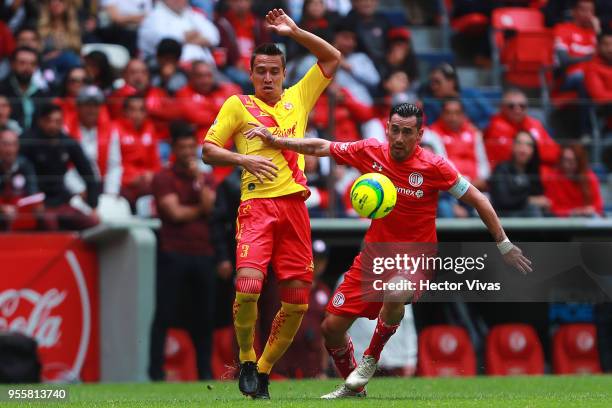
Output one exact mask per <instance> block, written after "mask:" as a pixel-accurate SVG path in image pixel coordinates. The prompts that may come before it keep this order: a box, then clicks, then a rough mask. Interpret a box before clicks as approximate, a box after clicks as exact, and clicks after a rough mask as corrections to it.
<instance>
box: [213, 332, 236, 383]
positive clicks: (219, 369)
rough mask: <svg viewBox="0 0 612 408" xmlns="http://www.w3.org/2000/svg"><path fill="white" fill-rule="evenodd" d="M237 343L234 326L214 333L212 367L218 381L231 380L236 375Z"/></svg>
mask: <svg viewBox="0 0 612 408" xmlns="http://www.w3.org/2000/svg"><path fill="white" fill-rule="evenodd" d="M236 347H237V346H236V341H235V339H234V326H228V327H223V328H220V329H216V330H215V331H214V333H213V350H212V358H211V362H210V363H211V366H212V372H213V377H214V378H215V379H216V380H231V379H234V378H235V375H236V371H237V370H236V365H235V363H234V362H235V361H236V352H235V348H236Z"/></svg>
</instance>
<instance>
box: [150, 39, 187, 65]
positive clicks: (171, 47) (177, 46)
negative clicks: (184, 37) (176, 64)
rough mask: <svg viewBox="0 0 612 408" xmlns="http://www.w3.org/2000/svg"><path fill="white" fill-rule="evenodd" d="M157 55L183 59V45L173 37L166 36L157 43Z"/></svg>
mask: <svg viewBox="0 0 612 408" xmlns="http://www.w3.org/2000/svg"><path fill="white" fill-rule="evenodd" d="M156 51H157V52H156V55H157V57H172V58H174V59H175V60H177V61H178V60H179V59H181V54H182V52H183V46H182V45H181V43H180V42H178V41H176V40H175V39H173V38H164V39H163V40H161V41H160V42H159V44H157V50H156Z"/></svg>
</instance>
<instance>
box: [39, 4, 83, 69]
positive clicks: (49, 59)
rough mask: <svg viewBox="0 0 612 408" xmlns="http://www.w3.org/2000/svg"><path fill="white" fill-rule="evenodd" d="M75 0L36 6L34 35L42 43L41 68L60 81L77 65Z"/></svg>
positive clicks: (78, 30) (78, 33)
mask: <svg viewBox="0 0 612 408" xmlns="http://www.w3.org/2000/svg"><path fill="white" fill-rule="evenodd" d="M79 7H81V4H80V1H79V0H45V1H43V2H42V4H41V6H40V16H39V18H38V33H39V34H40V38H41V40H42V43H43V65H45V66H46V67H48V68H52V69H53V70H55V71H56V72H57V74H58V75H59V76H60V77H63V76H64V75H65V73H66V72H67V71H68V70H69V69H70V68H72V67H75V66H77V65H79V64H80V58H79V52H80V50H81V28H80V26H79V19H78V9H79Z"/></svg>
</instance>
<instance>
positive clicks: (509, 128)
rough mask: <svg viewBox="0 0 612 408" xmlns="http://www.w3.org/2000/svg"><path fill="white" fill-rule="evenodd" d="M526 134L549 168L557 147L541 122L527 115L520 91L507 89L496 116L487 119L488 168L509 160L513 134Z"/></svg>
mask: <svg viewBox="0 0 612 408" xmlns="http://www.w3.org/2000/svg"><path fill="white" fill-rule="evenodd" d="M521 130H524V131H527V132H529V133H530V134H531V135H532V136H533V137H534V139H535V140H536V147H537V149H538V154H539V156H540V160H541V161H542V164H543V165H545V166H553V165H555V164H556V163H557V161H558V159H559V152H560V150H559V145H557V143H556V142H555V141H554V140H553V139H552V138H551V137H550V135H549V134H548V131H547V130H546V129H545V128H544V125H543V124H542V122H540V121H539V120H537V119H536V118H534V117H531V116H529V115H528V114H527V96H526V95H525V93H524V92H523V91H521V90H520V89H516V88H514V89H508V90H507V91H506V92H504V95H503V97H502V102H501V107H500V110H499V113H497V114H495V116H493V118H491V124H490V125H489V127H488V128H487V130H486V131H485V135H484V139H485V148H486V150H487V156H488V158H489V163H491V167H492V168H495V166H497V164H498V163H500V162H502V161H507V160H510V157H511V156H512V143H513V141H514V137H515V136H516V134H517V133H518V132H519V131H521Z"/></svg>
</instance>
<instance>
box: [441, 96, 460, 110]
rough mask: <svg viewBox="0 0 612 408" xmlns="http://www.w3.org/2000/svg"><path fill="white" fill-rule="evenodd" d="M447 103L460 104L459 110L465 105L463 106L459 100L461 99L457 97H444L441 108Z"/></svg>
mask: <svg viewBox="0 0 612 408" xmlns="http://www.w3.org/2000/svg"><path fill="white" fill-rule="evenodd" d="M449 103H458V104H459V106H461V110H465V107H464V106H463V102H461V99H459V98H445V99H444V100H443V101H442V109H444V108H446V105H448V104H449Z"/></svg>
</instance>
